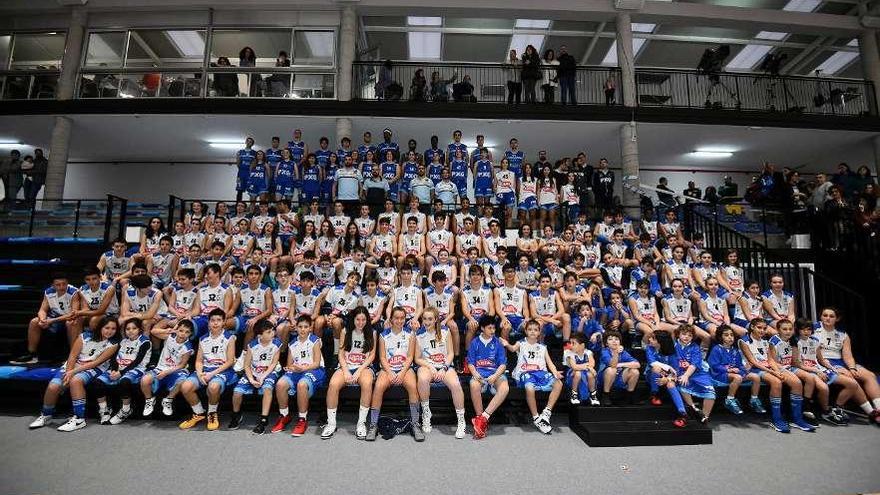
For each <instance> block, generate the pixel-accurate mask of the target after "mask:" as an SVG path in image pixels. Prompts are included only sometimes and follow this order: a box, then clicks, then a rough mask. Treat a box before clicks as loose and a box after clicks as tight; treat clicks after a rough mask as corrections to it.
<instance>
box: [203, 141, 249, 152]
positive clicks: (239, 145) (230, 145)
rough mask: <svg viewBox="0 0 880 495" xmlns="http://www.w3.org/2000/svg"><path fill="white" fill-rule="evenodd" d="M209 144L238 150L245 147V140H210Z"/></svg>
mask: <svg viewBox="0 0 880 495" xmlns="http://www.w3.org/2000/svg"><path fill="white" fill-rule="evenodd" d="M208 146H210V147H212V148H219V149H222V150H237V149H240V148H244V141H236V142H231V141H230V142H221V141H213V142H209V143H208Z"/></svg>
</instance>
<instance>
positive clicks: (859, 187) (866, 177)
mask: <svg viewBox="0 0 880 495" xmlns="http://www.w3.org/2000/svg"><path fill="white" fill-rule="evenodd" d="M854 182H855V183H856V191H857V193H858V194H862V193H864V192H865V187H866V186H867V185H868V184H874V185H876V184H877V182H876V181H875V180H874V178H873V177H871V170H870V169H869V168H868V167H866V166H865V165H862V166H861V167H859V168H858V170H856V177H855V179H854Z"/></svg>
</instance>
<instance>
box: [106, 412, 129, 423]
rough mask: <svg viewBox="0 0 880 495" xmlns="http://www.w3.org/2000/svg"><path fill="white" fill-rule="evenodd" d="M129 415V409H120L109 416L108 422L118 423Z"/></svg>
mask: <svg viewBox="0 0 880 495" xmlns="http://www.w3.org/2000/svg"><path fill="white" fill-rule="evenodd" d="M129 416H131V409H128V410H125V409H120V410H119V412H117V413H116V414H114V415H113V417H112V418H110V424H111V425H118V424H119V423H122V422H123V421H125V420H126V419H128V417H129Z"/></svg>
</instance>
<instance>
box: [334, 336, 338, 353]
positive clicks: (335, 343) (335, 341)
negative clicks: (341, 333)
mask: <svg viewBox="0 0 880 495" xmlns="http://www.w3.org/2000/svg"><path fill="white" fill-rule="evenodd" d="M337 354H339V339H337V338H336V337H334V338H333V355H334V356H335V355H337Z"/></svg>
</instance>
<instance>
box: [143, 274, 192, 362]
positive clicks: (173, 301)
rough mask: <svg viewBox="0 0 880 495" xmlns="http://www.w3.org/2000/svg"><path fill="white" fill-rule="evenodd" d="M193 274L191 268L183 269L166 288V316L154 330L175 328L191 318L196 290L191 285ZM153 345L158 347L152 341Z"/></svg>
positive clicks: (156, 342)
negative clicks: (175, 280) (175, 279)
mask: <svg viewBox="0 0 880 495" xmlns="http://www.w3.org/2000/svg"><path fill="white" fill-rule="evenodd" d="M194 279H195V272H194V271H192V269H191V268H183V269H181V270H178V272H177V282H176V283H174V284H171V285H170V286H168V287H167V288H166V290H167V291H168V292H169V294H168V295H167V298H168V315H167V316H166V317H165V318H162V320H160V321H159V323H157V324H156V326H155V327H153V328H154V329H166V328H173V327H176V326H177V324H178V323H179V322H181V321H183V320H187V319H189V318H191V317H192V315H193V312H194V311H196V310H197V308H196V294H197V290H196V288H195V286H194V285H193V281H194ZM153 344H154V345H156V346H158V345H159V342H158V341H156V340H154V341H153Z"/></svg>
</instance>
